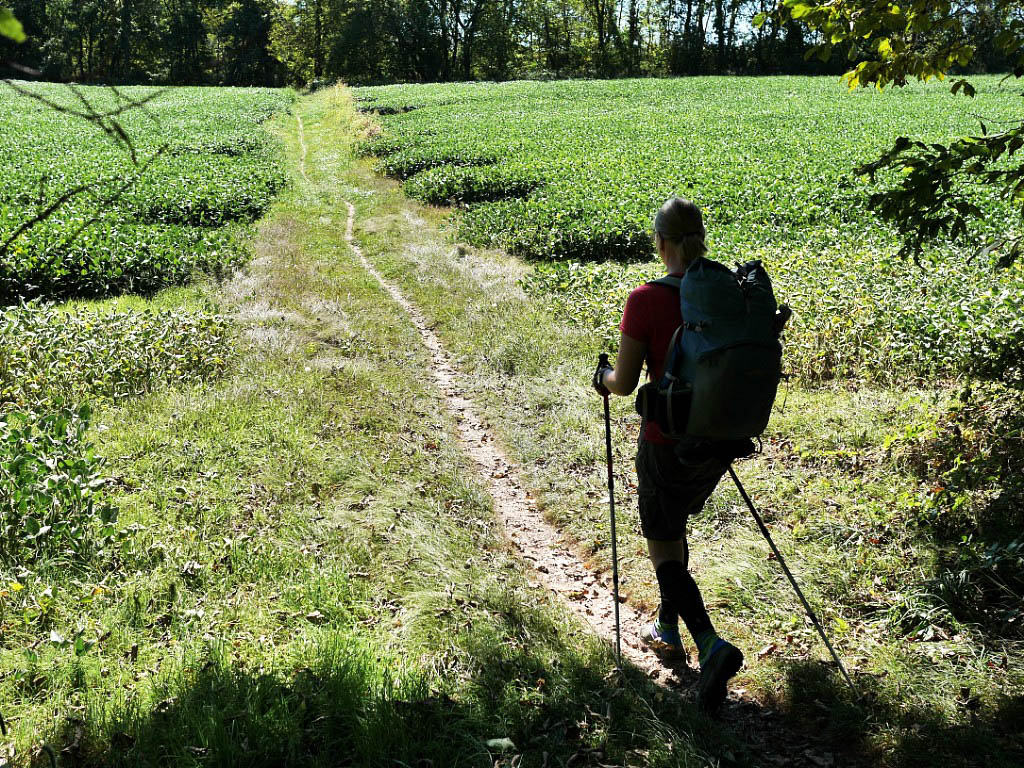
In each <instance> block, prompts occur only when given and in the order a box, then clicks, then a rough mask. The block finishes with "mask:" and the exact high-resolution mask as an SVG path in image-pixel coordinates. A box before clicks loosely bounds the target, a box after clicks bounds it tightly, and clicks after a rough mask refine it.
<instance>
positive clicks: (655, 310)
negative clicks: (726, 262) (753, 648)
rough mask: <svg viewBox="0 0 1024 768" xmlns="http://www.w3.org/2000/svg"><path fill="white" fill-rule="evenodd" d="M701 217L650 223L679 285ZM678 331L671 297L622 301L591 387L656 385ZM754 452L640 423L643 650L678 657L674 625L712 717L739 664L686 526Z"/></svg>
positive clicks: (698, 252) (647, 293)
mask: <svg viewBox="0 0 1024 768" xmlns="http://www.w3.org/2000/svg"><path fill="white" fill-rule="evenodd" d="M704 238H705V229H704V222H703V217H702V216H701V212H700V209H699V208H698V207H697V206H696V205H694V204H693V203H692V202H690V201H689V200H685V199H683V198H680V197H673V198H671V199H670V200H668V201H667V202H666V203H665V204H664V205H663V206H661V208H660V209H659V211H658V213H657V215H656V216H655V218H654V242H655V245H656V246H657V249H658V255H659V256H660V257H661V260H662V262H663V263H664V265H665V269H666V272H667V274H668V275H674V276H677V277H679V278H682V276H683V275H684V273H685V272H686V271H687V269H689V268H690V267H691V266H692V265H694V264H696V263H697V262H698V261H699V260H701V259H702V257H703V256H704V254H705V253H707V247H706V246H705V244H704ZM681 324H682V313H681V310H680V296H679V290H678V288H673V287H672V286H671V285H665V284H658V283H656V282H651V283H647V284H645V285H641V286H640V287H639V288H637V289H635V290H634V291H633V292H632V293H631V294H630V295H629V298H628V299H627V300H626V306H625V310H624V311H623V314H622V322H621V324H620V325H619V329H620V331H621V332H622V336H621V340H620V342H619V352H618V357H617V359H616V361H615V366H614V368H613V367H611V366H607V365H605V366H602V365H601V364H598V368H597V370H596V371H595V372H594V377H593V386H594V388H595V389H596V390H597V391H598V393H599V394H601V395H602V396H605V397H606V396H607V395H608V394H609V393H614V394H616V395H629V394H630V393H632V392H633V390H634V389H635V388H636V386H637V382H638V381H639V379H640V373H641V369H642V367H643V365H644V363H645V362H646V363H647V374H648V377H649V379H650V380H652V381H658V380H660V379H661V377H662V375H663V373H664V368H665V364H666V357H667V355H668V352H669V348H670V344H671V343H672V341H673V337H674V335H675V333H676V330H677V329H678V328H679V327H680V326H681ZM746 446H749V447H750V449H752V448H753V444H752V443H750V442H749V441H741V442H740V444H739V445H737V441H712V440H697V439H693V438H685V437H684V438H682V439H672V438H670V437H667V436H666V435H664V434H663V433H662V430H661V428H660V427H659V425H658V424H657V423H656V422H655V421H653V420H652V419H649V418H645V419H644V420H643V422H642V424H641V429H640V439H639V443H638V446H637V455H636V471H637V477H638V485H637V493H638V496H639V506H640V527H641V529H642V531H643V535H644V537H645V538H646V539H647V550H648V553H649V554H650V558H651V563H652V564H653V565H654V571H655V574H656V576H657V579H658V588H659V590H660V593H661V605H660V607H659V610H658V616H657V618H656V619H655V620H654V622H653V623H652V624H651V625H650V626H649V627H648V628H647V630H646V631H645V633H644V637H643V639H644V641H645V643H646V644H647V645H648V646H650V647H652V648H653V649H654V650H656V651H658V652H659V653H661V654H663V655H665V656H666V657H673V658H679V657H684V656H685V650H684V647H683V642H682V640H681V638H680V635H679V619H682V620H683V624H684V625H685V626H686V629H687V630H688V631H689V633H690V635H691V636H692V637H693V641H694V643H695V645H696V647H697V651H698V658H699V661H700V680H699V683H698V686H697V701H698V704H699V705H700V706H701V707H702V708H704V709H706V710H709V711H710V710H714V709H717V708H718V707H719V706H720V705H721V704H722V702H723V701H724V700H725V696H726V685H727V682H728V680H729V679H730V678H731V677H732V676H733V675H735V674H736V673H737V672H738V671H739V669H740V667H741V666H742V664H743V654H742V653H741V652H740V650H739V649H738V648H736V646H734V645H732V644H731V643H729V642H727V641H725V640H723V639H722V638H720V637H719V636H718V633H717V632H715V628H714V626H713V625H712V623H711V619H710V618H709V616H708V613H707V610H706V608H705V607H704V600H703V598H702V597H701V594H700V589H699V588H698V587H697V584H696V582H695V581H694V580H693V577H692V576H691V575H690V572H689V570H688V565H689V563H688V560H689V549H688V546H687V542H686V524H687V520H688V519H689V517H690V516H691V515H695V514H697V513H699V512H700V511H701V509H702V508H703V506H704V503H705V502H706V501H707V500H708V498H709V497H710V496H711V493H712V491H713V490H714V489H715V486H716V485H717V484H718V481H719V480H720V479H721V478H722V476H723V475H724V474H725V472H726V469H727V467H728V465H729V462H730V461H731V460H732V459H733V458H735V457H736V456H738V455H742V454H743V453H744V452H749V451H747V449H746Z"/></svg>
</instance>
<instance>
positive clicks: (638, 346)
mask: <svg viewBox="0 0 1024 768" xmlns="http://www.w3.org/2000/svg"><path fill="white" fill-rule="evenodd" d="M646 354H647V345H646V344H645V343H644V342H642V341H637V340H636V339H634V338H632V337H631V336H627V335H626V334H622V337H621V338H620V339H619V355H618V357H616V358H615V368H613V369H612V370H611V371H609V372H608V373H606V374H605V375H604V379H603V380H602V381H603V383H604V385H605V387H606V388H607V389H608V391H610V392H614V393H615V394H616V395H628V394H629V393H630V392H632V391H633V390H634V389H636V383H637V382H638V381H639V380H640V372H641V371H642V370H643V367H644V357H645V356H646Z"/></svg>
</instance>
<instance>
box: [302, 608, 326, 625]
mask: <svg viewBox="0 0 1024 768" xmlns="http://www.w3.org/2000/svg"><path fill="white" fill-rule="evenodd" d="M306 621H311V622H313V623H314V624H323V623H324V622H325V621H327V617H326V616H324V615H323V614H322V613H320V611H310V612H309V613H307V614H306Z"/></svg>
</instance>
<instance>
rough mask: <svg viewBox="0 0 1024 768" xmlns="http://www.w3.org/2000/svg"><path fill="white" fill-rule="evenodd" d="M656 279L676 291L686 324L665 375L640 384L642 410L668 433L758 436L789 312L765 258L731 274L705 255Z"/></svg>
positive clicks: (777, 375) (775, 381) (778, 374)
mask: <svg viewBox="0 0 1024 768" xmlns="http://www.w3.org/2000/svg"><path fill="white" fill-rule="evenodd" d="M651 282H652V283H657V284H660V285H667V286H671V287H674V288H677V289H678V290H679V307H680V310H681V312H682V316H683V324H682V325H681V326H679V328H677V329H676V332H675V334H674V335H673V337H672V341H671V342H670V343H669V349H668V353H667V359H666V363H665V373H664V375H663V376H662V378H661V380H660V381H658V382H651V383H649V384H646V385H644V386H643V387H641V391H640V394H639V395H638V398H637V410H638V411H639V412H640V413H641V415H643V416H645V417H646V418H649V419H651V420H653V421H655V422H656V423H657V424H658V426H659V427H660V429H661V431H662V433H663V434H665V435H666V436H667V437H672V438H682V437H692V438H701V439H708V440H744V439H749V438H753V437H758V436H759V435H760V434H761V433H762V432H764V429H765V427H766V426H767V425H768V419H769V417H770V416H771V410H772V404H773V403H774V402H775V394H776V392H777V391H778V387H779V381H780V380H781V378H782V345H781V344H780V342H779V335H780V334H781V332H782V329H783V327H784V326H785V323H786V321H787V320H788V319H789V317H790V316H791V315H792V312H791V311H790V309H789V307H786V306H785V305H782V306H781V307H780V306H779V305H778V303H777V302H776V300H775V294H774V292H773V291H772V283H771V280H770V279H769V277H768V273H767V272H765V270H764V267H763V266H761V262H760V261H750V262H747V263H746V264H743V265H741V266H740V267H738V268H737V269H736V270H735V271H734V270H731V269H729V268H728V267H726V266H725V265H723V264H720V263H718V262H717V261H713V260H711V259H708V258H704V257H701V258H698V259H696V260H695V261H694V262H693V263H692V264H691V265H690V267H689V268H688V269H687V270H686V273H685V274H684V275H683V277H682V278H679V277H672V276H668V277H662V278H660V279H658V280H652V281H651Z"/></svg>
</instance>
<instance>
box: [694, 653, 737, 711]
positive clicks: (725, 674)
mask: <svg viewBox="0 0 1024 768" xmlns="http://www.w3.org/2000/svg"><path fill="white" fill-rule="evenodd" d="M742 666H743V654H742V653H741V652H740V649H739V648H737V647H736V646H735V645H733V644H732V643H727V642H726V641H725V640H722V639H719V640H716V641H715V645H714V646H713V647H712V649H711V652H710V653H709V654H708V657H707V660H706V661H705V662H704V663H703V664H701V666H700V679H699V680H698V681H697V705H698V706H699V707H700V708H701V709H703V710H704V711H705V712H714V711H715V710H716V709H718V708H719V707H720V706H722V702H723V701H725V693H726V686H727V684H728V682H729V679H730V678H731V677H732V676H733V675H735V674H736V673H737V672H739V671H740V667H742Z"/></svg>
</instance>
